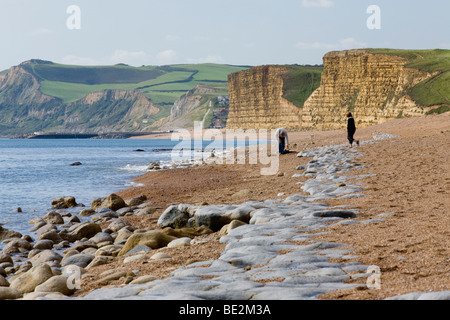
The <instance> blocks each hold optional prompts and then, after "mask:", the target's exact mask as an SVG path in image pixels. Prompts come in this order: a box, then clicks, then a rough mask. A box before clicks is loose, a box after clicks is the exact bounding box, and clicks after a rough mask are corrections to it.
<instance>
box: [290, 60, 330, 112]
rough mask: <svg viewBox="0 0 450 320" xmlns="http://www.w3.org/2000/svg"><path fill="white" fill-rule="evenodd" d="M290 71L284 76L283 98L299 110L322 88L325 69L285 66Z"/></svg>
mask: <svg viewBox="0 0 450 320" xmlns="http://www.w3.org/2000/svg"><path fill="white" fill-rule="evenodd" d="M285 67H286V68H287V69H288V70H289V71H288V72H287V73H285V74H284V75H282V77H283V80H284V85H283V97H284V98H285V99H287V100H289V101H290V102H292V103H293V104H295V105H296V106H297V107H299V108H303V105H304V104H305V101H306V100H307V99H308V98H309V96H310V95H311V94H312V93H313V92H314V91H315V90H316V89H317V88H318V87H319V86H320V80H321V78H322V71H323V67H320V66H297V65H287V66H285Z"/></svg>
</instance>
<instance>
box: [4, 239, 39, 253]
mask: <svg viewBox="0 0 450 320" xmlns="http://www.w3.org/2000/svg"><path fill="white" fill-rule="evenodd" d="M32 248H33V246H32V245H31V243H30V242H29V241H27V240H25V239H15V238H14V239H13V240H11V241H9V242H8V244H7V245H6V246H5V247H4V248H3V253H7V254H9V253H17V252H24V251H26V250H31V249H32Z"/></svg>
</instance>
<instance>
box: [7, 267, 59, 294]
mask: <svg viewBox="0 0 450 320" xmlns="http://www.w3.org/2000/svg"><path fill="white" fill-rule="evenodd" d="M51 277H53V272H52V269H51V268H50V266H49V265H47V264H45V263H43V264H40V265H37V266H34V267H32V268H31V269H30V270H28V271H27V272H25V273H24V274H21V275H19V276H18V277H17V278H15V279H14V280H13V281H12V282H11V285H10V288H12V289H15V290H17V291H18V292H20V293H22V294H24V293H29V292H33V291H34V289H35V288H36V287H37V286H38V285H40V284H42V283H44V282H45V281H47V280H48V279H50V278H51Z"/></svg>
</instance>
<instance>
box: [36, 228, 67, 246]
mask: <svg viewBox="0 0 450 320" xmlns="http://www.w3.org/2000/svg"><path fill="white" fill-rule="evenodd" d="M44 240H47V241H51V242H52V243H60V242H61V241H63V238H62V237H61V236H60V234H59V233H58V232H57V231H56V230H49V231H47V232H44V233H42V234H40V235H39V241H44Z"/></svg>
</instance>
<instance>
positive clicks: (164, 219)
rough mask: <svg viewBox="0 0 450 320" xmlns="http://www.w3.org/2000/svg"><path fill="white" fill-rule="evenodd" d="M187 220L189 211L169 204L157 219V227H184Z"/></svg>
mask: <svg viewBox="0 0 450 320" xmlns="http://www.w3.org/2000/svg"><path fill="white" fill-rule="evenodd" d="M188 221H189V213H188V212H187V211H185V210H181V209H180V206H170V207H168V208H167V209H166V210H165V211H164V212H163V214H162V215H161V216H160V217H159V219H158V223H157V225H158V227H160V228H166V227H171V228H174V229H179V228H184V227H186V226H187V224H188Z"/></svg>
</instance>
